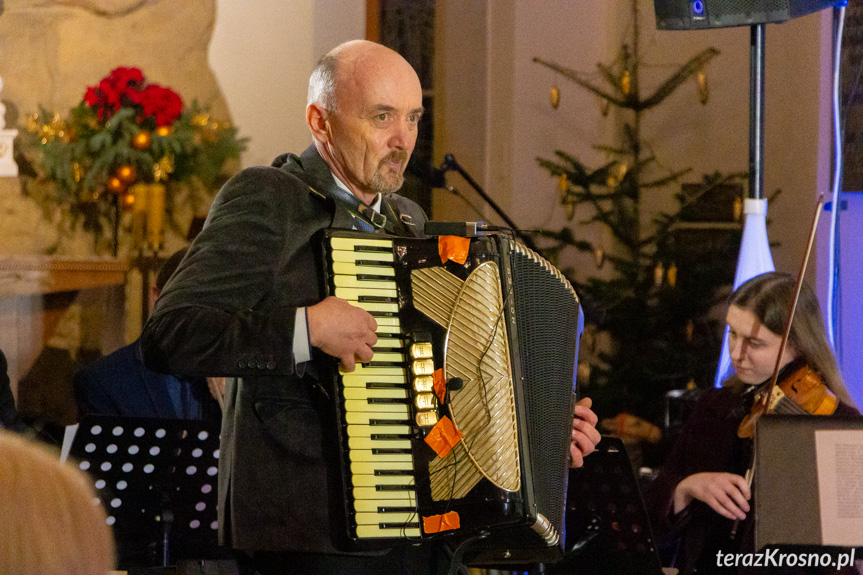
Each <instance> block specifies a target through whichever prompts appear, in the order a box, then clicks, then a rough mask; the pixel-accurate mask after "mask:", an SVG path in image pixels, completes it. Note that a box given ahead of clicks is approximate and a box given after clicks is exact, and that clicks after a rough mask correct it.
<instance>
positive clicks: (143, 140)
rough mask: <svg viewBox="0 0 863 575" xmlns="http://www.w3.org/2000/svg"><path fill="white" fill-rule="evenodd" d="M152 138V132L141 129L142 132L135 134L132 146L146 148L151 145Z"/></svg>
mask: <svg viewBox="0 0 863 575" xmlns="http://www.w3.org/2000/svg"><path fill="white" fill-rule="evenodd" d="M150 140H151V136H150V132H148V131H146V130H141V131H140V132H138V133H137V134H135V137H134V138H132V146H134V147H136V148H138V149H139V150H146V149H147V148H149V147H150Z"/></svg>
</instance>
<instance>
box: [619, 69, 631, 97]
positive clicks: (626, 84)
mask: <svg viewBox="0 0 863 575" xmlns="http://www.w3.org/2000/svg"><path fill="white" fill-rule="evenodd" d="M630 90H632V76H631V75H630V73H629V70H624V71H623V75H622V76H621V77H620V91H621V92H623V94H624V95H625V96H628V95H629V91H630Z"/></svg>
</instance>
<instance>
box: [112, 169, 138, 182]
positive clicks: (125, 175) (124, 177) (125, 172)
mask: <svg viewBox="0 0 863 575" xmlns="http://www.w3.org/2000/svg"><path fill="white" fill-rule="evenodd" d="M116 175H117V177H118V178H119V179H120V181H121V182H123V183H124V184H131V183H132V182H134V181H135V178H136V177H137V176H138V174H136V173H135V168H133V167H132V166H129V165H125V166H120V167H119V168H117V174H116Z"/></svg>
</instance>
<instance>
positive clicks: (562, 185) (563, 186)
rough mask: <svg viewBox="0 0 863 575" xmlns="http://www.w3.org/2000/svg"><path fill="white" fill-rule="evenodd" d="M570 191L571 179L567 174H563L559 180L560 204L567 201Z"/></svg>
mask: <svg viewBox="0 0 863 575" xmlns="http://www.w3.org/2000/svg"><path fill="white" fill-rule="evenodd" d="M568 190H569V178H568V177H567V176H566V174H561V175H560V177H559V178H558V179H557V191H558V194H559V196H560V202H561V203H563V202H564V201H565V200H566V192H567V191H568Z"/></svg>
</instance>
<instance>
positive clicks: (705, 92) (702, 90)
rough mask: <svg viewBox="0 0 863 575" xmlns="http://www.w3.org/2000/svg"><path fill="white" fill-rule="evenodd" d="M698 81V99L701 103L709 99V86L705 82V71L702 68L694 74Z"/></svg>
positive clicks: (705, 102)
mask: <svg viewBox="0 0 863 575" xmlns="http://www.w3.org/2000/svg"><path fill="white" fill-rule="evenodd" d="M695 79H696V81H697V82H698V101H699V102H701V104H702V105H704V104H707V101H708V100H709V99H710V86H709V85H708V84H707V73H706V72H705V71H704V70H699V71H698V74H696V76H695Z"/></svg>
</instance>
